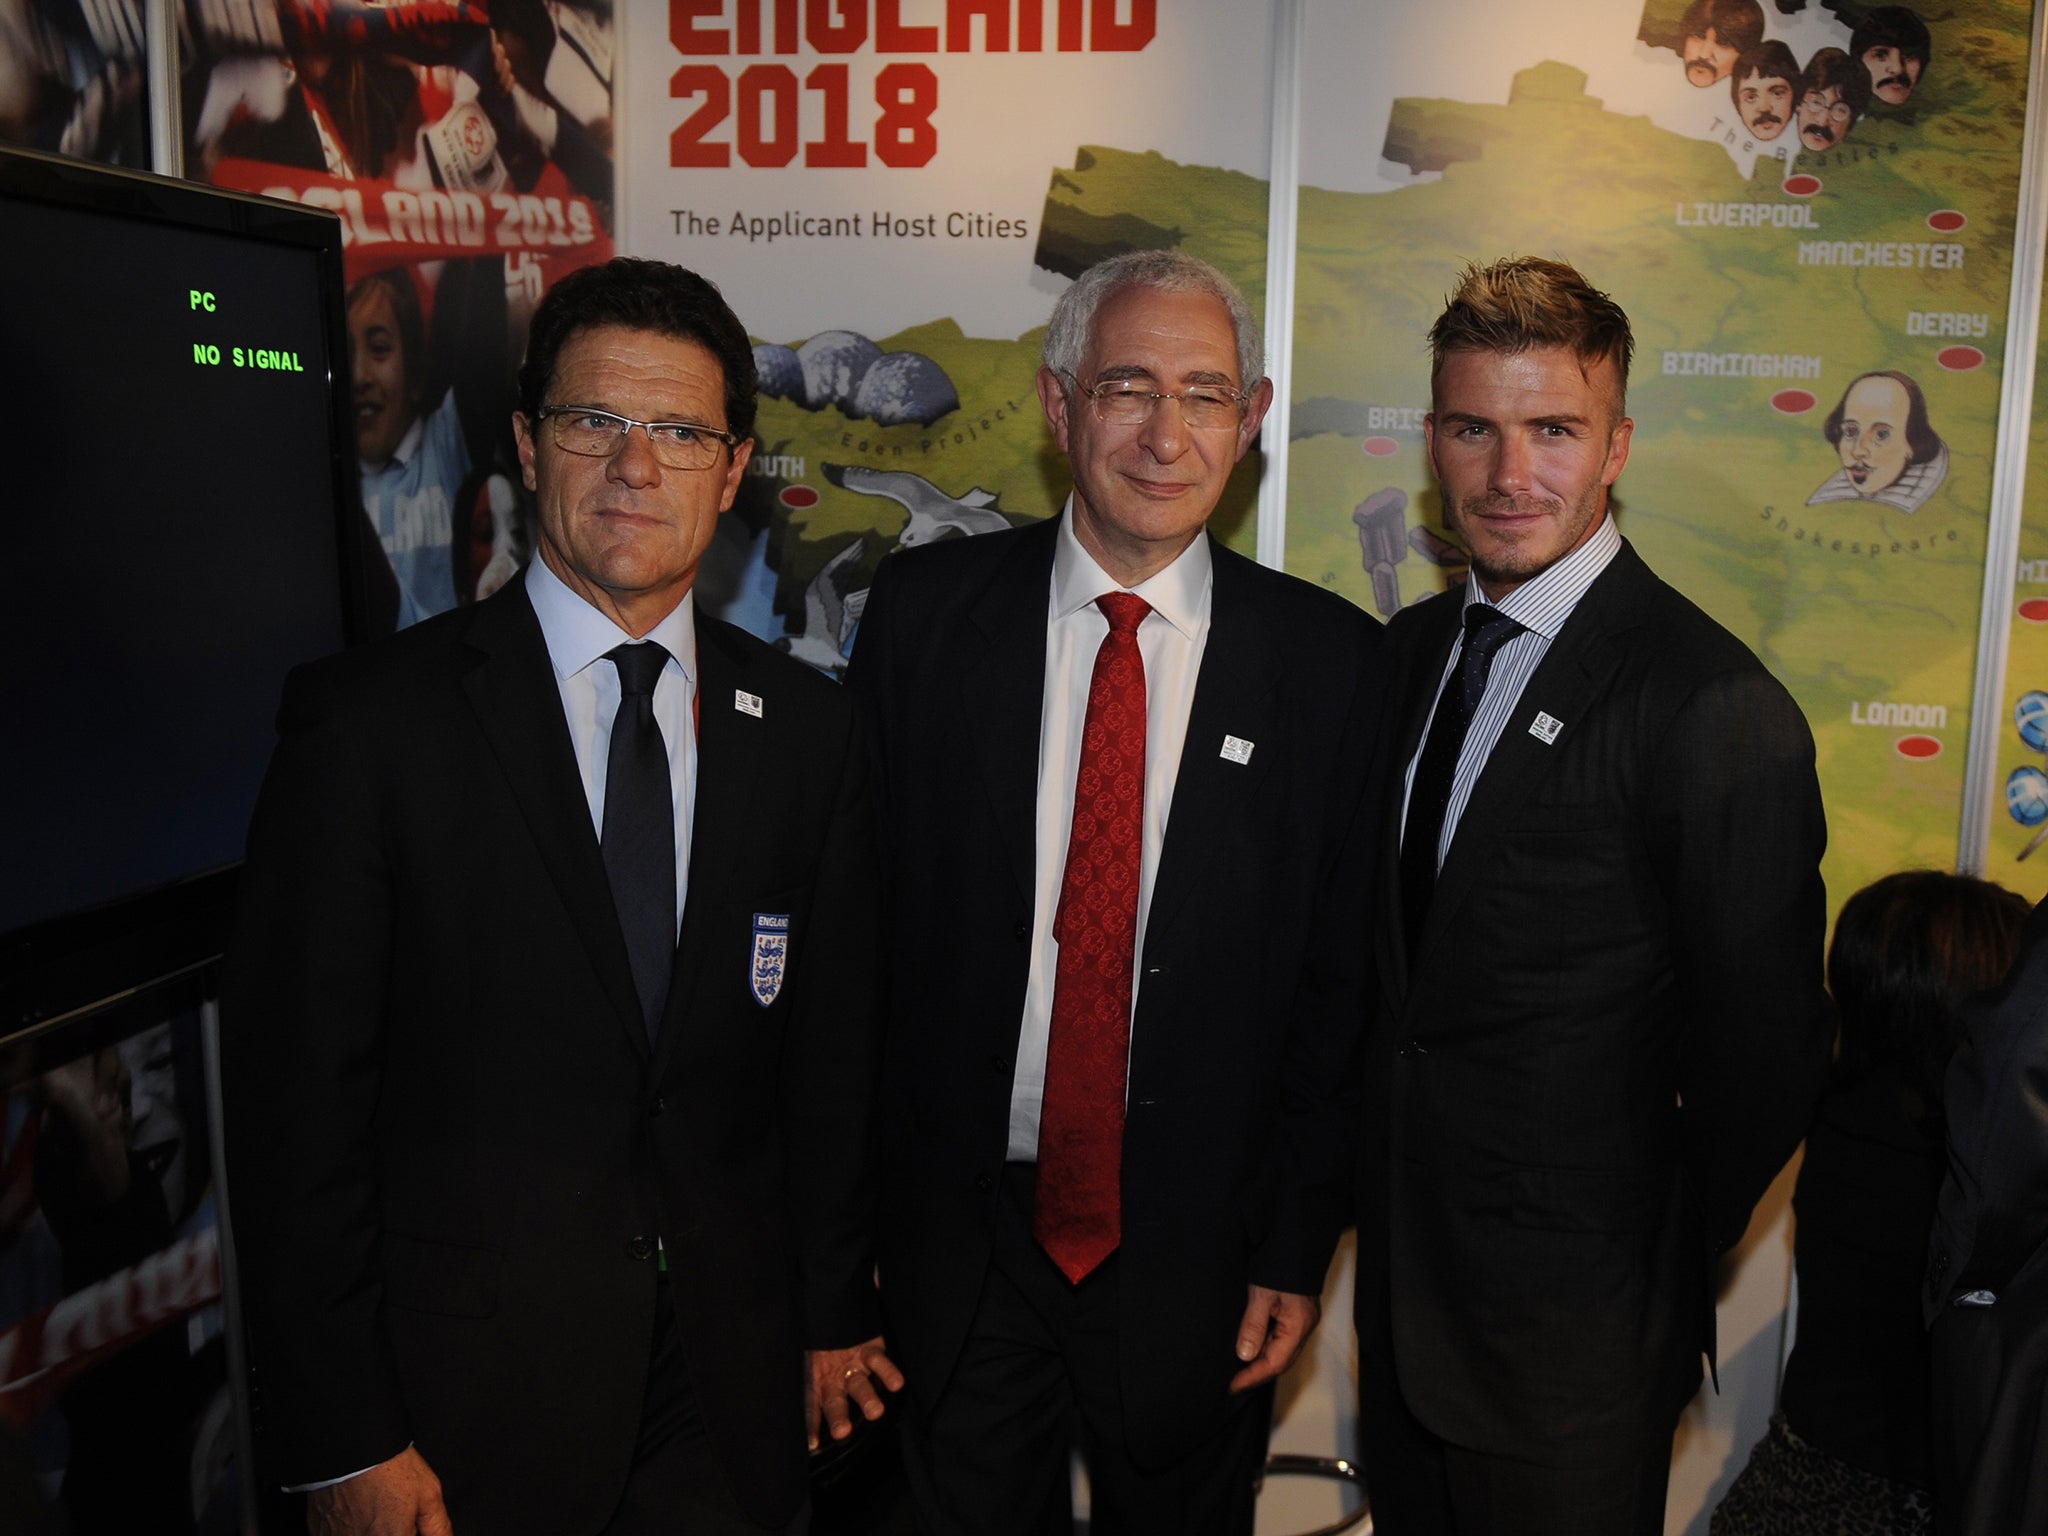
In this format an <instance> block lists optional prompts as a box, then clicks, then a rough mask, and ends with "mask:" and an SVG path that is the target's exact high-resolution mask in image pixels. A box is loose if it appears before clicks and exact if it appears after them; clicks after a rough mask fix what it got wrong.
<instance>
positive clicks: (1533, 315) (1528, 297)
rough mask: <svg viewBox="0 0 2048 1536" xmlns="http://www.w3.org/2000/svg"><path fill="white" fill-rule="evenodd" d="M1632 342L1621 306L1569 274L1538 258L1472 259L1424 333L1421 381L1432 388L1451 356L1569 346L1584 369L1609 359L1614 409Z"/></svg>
mask: <svg viewBox="0 0 2048 1536" xmlns="http://www.w3.org/2000/svg"><path fill="white" fill-rule="evenodd" d="M1635 345H1636V343H1635V336H1634V334H1633V333H1632V332H1631V331H1630V330H1629V324H1628V316H1627V315H1626V314H1624V313H1623V312H1622V308H1621V306H1620V305H1619V304H1617V303H1615V302H1614V300H1613V299H1611V298H1609V297H1608V296H1607V295H1606V294H1604V293H1602V292H1601V291H1600V290H1599V289H1598V288H1595V287H1594V286H1593V285H1592V284H1591V283H1589V282H1587V281H1586V280H1585V278H1583V277H1581V276H1580V275H1579V273H1578V272H1577V270H1576V269H1574V268H1572V267H1569V266H1567V265H1565V263H1563V262H1561V261H1547V260H1545V259H1544V258H1543V257H1541V256H1508V257H1503V258H1502V259H1501V260H1499V261H1496V262H1494V263H1493V264H1492V265H1491V266H1485V267H1482V266H1480V265H1479V264H1478V263H1477V262H1474V263H1473V264H1472V265H1471V266H1468V267H1467V268H1466V269H1465V271H1464V274H1463V275H1462V276H1461V277H1460V278H1459V279H1458V286H1457V287H1456V288H1455V289H1454V290H1453V291H1452V293H1451V296H1450V298H1449V299H1447V300H1446V301H1445V303H1444V312H1443V313H1442V314H1441V315H1439V316H1437V321H1436V324H1435V325H1433V326H1431V327H1430V328H1429V351H1430V370H1429V376H1430V382H1431V384H1432V386H1433V385H1434V384H1435V381H1436V376H1437V374H1438V373H1439V372H1440V371H1441V370H1442V368H1443V365H1444V358H1445V357H1446V356H1447V355H1448V354H1450V353H1452V352H1504V353H1516V352H1526V351H1528V350H1529V349H1530V348H1532V347H1569V348H1570V349H1571V350H1572V352H1573V353H1574V354H1576V355H1577V357H1578V359H1579V363H1580V366H1581V367H1584V368H1591V367H1592V365H1593V364H1595V363H1597V362H1598V361H1599V360H1600V359H1601V358H1603V357H1604V358H1609V359H1611V360H1612V361H1613V363H1614V368H1615V373H1616V376H1617V381H1618V387H1619V397H1618V398H1617V400H1616V402H1615V403H1616V407H1617V411H1618V409H1619V407H1620V406H1621V404H1622V401H1623V400H1624V399H1625V398H1626V396H1627V394H1628V367H1629V362H1630V360H1631V359H1632V358H1633V356H1634V355H1635Z"/></svg>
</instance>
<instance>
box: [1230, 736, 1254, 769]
mask: <svg viewBox="0 0 2048 1536" xmlns="http://www.w3.org/2000/svg"><path fill="white" fill-rule="evenodd" d="M1223 755H1224V756H1225V757H1226V758H1228V759H1229V760H1230V761H1231V762H1233V763H1248V762H1250V761H1251V760H1252V744H1251V743H1250V742H1248V741H1246V740H1245V739H1244V738H1243V737H1242V736H1225V737H1224V738H1223Z"/></svg>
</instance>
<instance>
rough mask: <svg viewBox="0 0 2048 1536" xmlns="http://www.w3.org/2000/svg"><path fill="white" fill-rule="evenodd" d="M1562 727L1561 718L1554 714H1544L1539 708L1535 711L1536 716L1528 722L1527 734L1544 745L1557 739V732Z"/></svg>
mask: <svg viewBox="0 0 2048 1536" xmlns="http://www.w3.org/2000/svg"><path fill="white" fill-rule="evenodd" d="M1563 729H1564V722H1563V721H1562V720H1560V719H1558V718H1557V716H1555V715H1546V714H1545V713H1544V712H1543V711H1542V710H1540V709H1539V710H1537V711H1536V718H1535V719H1534V720H1531V721H1530V722H1529V734H1530V735H1531V736H1534V737H1535V738H1536V739H1537V740H1538V741H1540V742H1542V743H1543V745H1545V746H1546V747H1547V746H1549V745H1550V744H1551V743H1552V742H1554V741H1556V740H1557V733H1558V732H1559V731H1561V730H1563Z"/></svg>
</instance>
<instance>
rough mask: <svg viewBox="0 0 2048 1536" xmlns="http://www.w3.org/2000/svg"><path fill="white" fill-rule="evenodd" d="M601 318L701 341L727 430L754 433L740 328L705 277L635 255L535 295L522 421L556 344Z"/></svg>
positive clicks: (522, 370)
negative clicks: (718, 383)
mask: <svg viewBox="0 0 2048 1536" xmlns="http://www.w3.org/2000/svg"><path fill="white" fill-rule="evenodd" d="M605 325H617V326H623V327H625V328H626V329H627V330H631V331H652V332H654V333H655V334H656V335H659V336H668V337H673V338H674V339H676V340H678V341H694V342H695V343H697V345H699V346H700V347H702V348H704V350H705V351H707V352H709V353H710V354H711V355H712V357H713V358H714V359H715V360H716V361H717V363H718V366H719V369H720V370H721V371H722V372H723V373H724V375H725V429H726V431H728V432H732V433H736V434H737V435H738V436H740V437H743V438H744V437H751V436H753V433H754V396H755V390H756V388H757V383H756V379H755V376H754V345H753V343H752V342H751V341H750V340H748V338H747V328H746V327H745V326H743V325H741V324H740V320H739V316H737V315H735V314H734V313H733V312H732V309H731V308H730V307H729V306H728V305H727V304H726V302H725V300H724V299H723V298H722V297H721V296H720V295H719V292H718V285H717V284H715V283H713V282H711V281H710V280H709V279H708V278H703V277H699V276H698V275H697V274H696V273H695V272H691V271H689V270H687V269H686V268H683V267H678V266H676V265H674V264H673V263H671V262H666V261H647V260H644V259H642V258H640V257H637V256H619V257H615V258H613V259H612V260H611V261H608V262H606V263H605V264H604V265H603V266H601V267H584V268H582V269H580V270H578V271H575V272H571V273H570V274H569V275H568V276H567V277H565V278H563V279H562V280H561V281H560V282H558V283H556V284H555V286H554V287H552V288H550V289H549V290H548V291H547V294H546V295H545V296H544V297H543V298H542V299H541V301H540V307H539V308H537V309H536V310H534V312H533V325H532V327H531V328H530V329H529V330H528V332H527V336H526V361H525V362H524V363H522V364H520V366H519V410H520V413H521V414H522V415H524V416H525V417H526V419H527V421H528V422H532V421H534V420H536V419H537V418H538V417H539V415H540V408H541V403H542V401H543V400H544V399H545V398H546V396H547V392H548V388H549V386H550V385H552V384H553V383H554V381H555V362H556V359H557V358H559V357H560V356H561V353H562V348H563V347H565V346H567V345H568V344H569V340H570V338H571V337H573V336H575V335H576V333H577V332H579V331H587V330H593V329H595V328H597V327H598V326H605ZM704 425H705V426H709V427H715V426H717V425H718V423H717V422H715V421H709V422H705V423H704Z"/></svg>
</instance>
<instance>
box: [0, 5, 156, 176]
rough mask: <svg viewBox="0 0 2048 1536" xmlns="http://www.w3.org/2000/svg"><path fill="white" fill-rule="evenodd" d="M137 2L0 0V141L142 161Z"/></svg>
mask: <svg viewBox="0 0 2048 1536" xmlns="http://www.w3.org/2000/svg"><path fill="white" fill-rule="evenodd" d="M148 54H149V44H148V32H147V29H146V26H145V23H144V18H143V7H142V5H141V4H140V3H139V0H126V3H122V0H111V3H109V0H101V3H88V0H11V3H9V4H5V5H0V144H13V145H18V146H20V147H22V148H24V149H39V150H43V151H45V152H46V153H50V154H58V155H71V156H73V157H74V158H76V159H80V160H96V161H99V162H100V163H102V164H104V165H123V166H127V167H128V168H129V169H131V170H138V171H146V170H148V169H149V168H150V154H149V148H150V146H149V82H148V79H147V72H148Z"/></svg>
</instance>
